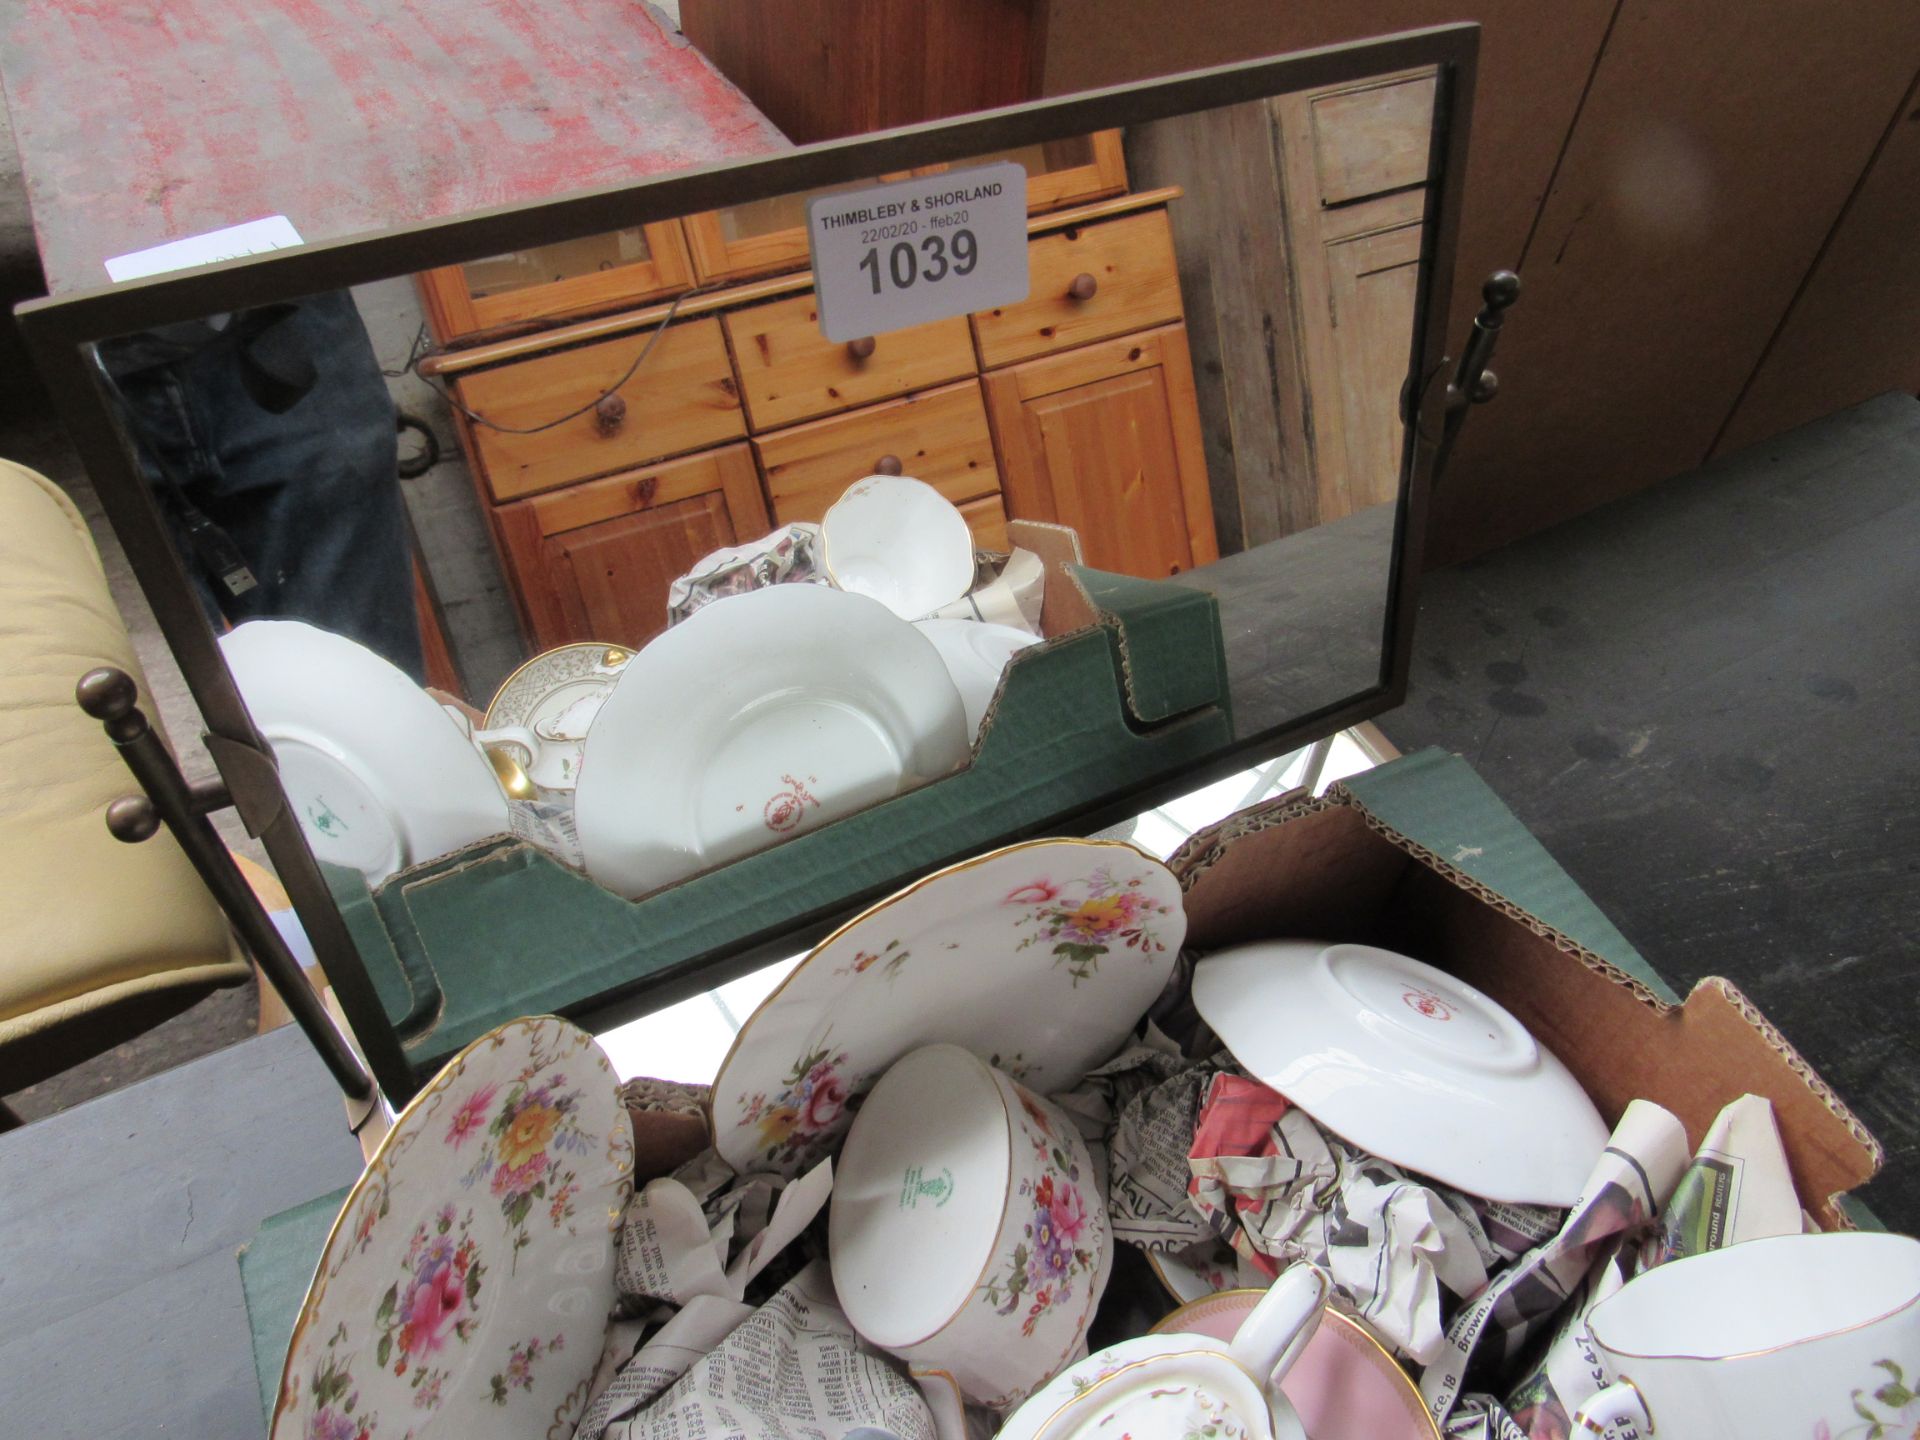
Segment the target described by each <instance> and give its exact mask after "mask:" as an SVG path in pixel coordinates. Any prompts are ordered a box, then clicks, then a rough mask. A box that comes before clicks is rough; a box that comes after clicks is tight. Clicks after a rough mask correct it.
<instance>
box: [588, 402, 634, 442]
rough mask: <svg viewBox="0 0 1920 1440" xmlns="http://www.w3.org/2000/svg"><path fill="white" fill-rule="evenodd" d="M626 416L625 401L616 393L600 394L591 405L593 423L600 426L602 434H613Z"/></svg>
mask: <svg viewBox="0 0 1920 1440" xmlns="http://www.w3.org/2000/svg"><path fill="white" fill-rule="evenodd" d="M626 418H627V402H626V401H625V400H623V399H621V398H620V397H619V396H618V395H602V396H601V397H600V402H599V403H598V404H597V405H595V406H594V407H593V423H594V424H595V425H597V426H599V427H600V433H601V434H602V435H611V434H613V433H614V432H615V431H616V430H618V429H619V428H620V422H621V421H623V420H625V419H626Z"/></svg>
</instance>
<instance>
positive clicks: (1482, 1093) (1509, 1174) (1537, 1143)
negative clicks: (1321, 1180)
mask: <svg viewBox="0 0 1920 1440" xmlns="http://www.w3.org/2000/svg"><path fill="white" fill-rule="evenodd" d="M1193 1003H1194V1008H1195V1009H1197V1010H1198V1011H1199V1012H1200V1018H1201V1019H1203V1020H1205V1021H1206V1022H1207V1024H1208V1025H1210V1026H1212V1027H1213V1031H1214V1033H1215V1034H1216V1035H1218V1036H1219V1037H1220V1039H1221V1042H1222V1043H1223V1044H1225V1045H1226V1047H1227V1048H1228V1049H1229V1050H1231V1051H1232V1052H1233V1057H1234V1059H1236V1060H1238V1061H1239V1062H1240V1063H1241V1064H1242V1065H1244V1066H1246V1068H1247V1069H1248V1070H1249V1071H1250V1072H1251V1073H1252V1074H1253V1075H1255V1076H1257V1077H1258V1078H1259V1079H1260V1080H1262V1081H1263V1082H1265V1083H1266V1084H1267V1085H1270V1086H1272V1087H1273V1089H1275V1090H1277V1091H1279V1092H1280V1093H1281V1094H1282V1095H1284V1096H1286V1097H1287V1098H1288V1099H1289V1100H1291V1101H1293V1102H1294V1104H1296V1105H1298V1106H1299V1107H1300V1108H1301V1109H1303V1110H1305V1111H1306V1112H1307V1113H1308V1114H1309V1115H1311V1116H1312V1117H1313V1118H1314V1119H1315V1120H1317V1121H1318V1122H1320V1124H1322V1125H1323V1126H1325V1127H1326V1128H1327V1129H1329V1130H1331V1131H1333V1133H1334V1134H1336V1135H1339V1136H1340V1137H1342V1138H1343V1139H1345V1140H1347V1141H1348V1142H1349V1143H1351V1144H1354V1145H1357V1146H1359V1147H1360V1148H1361V1149H1362V1150H1366V1151H1369V1152H1371V1153H1372V1154H1375V1155H1378V1156H1379V1157H1380V1158H1381V1159H1383V1160H1390V1161H1392V1162H1393V1163H1394V1164H1396V1165H1399V1166H1402V1167H1404V1168H1406V1169H1408V1170H1413V1171H1416V1172H1418V1173H1419V1174H1422V1175H1427V1176H1431V1177H1432V1178H1433V1179H1435V1180H1438V1181H1440V1182H1441V1183H1442V1184H1444V1185H1451V1186H1453V1187H1454V1188H1455V1189H1458V1190H1464V1191H1465V1192H1466V1193H1467V1194H1469V1195H1478V1196H1481V1197H1483V1198H1485V1199H1488V1200H1501V1201H1506V1202H1509V1203H1512V1204H1521V1205H1558V1206H1566V1205H1571V1204H1573V1202H1574V1201H1575V1200H1577V1199H1579V1197H1580V1188H1581V1186H1583V1185H1584V1184H1586V1181H1587V1177H1588V1176H1589V1175H1590V1174H1591V1173H1592V1171H1593V1166H1594V1162H1595V1161H1596V1160H1598V1159H1599V1158H1600V1152H1601V1151H1602V1150H1603V1149H1604V1148H1605V1147H1606V1143H1607V1137H1608V1133H1609V1132H1608V1129H1607V1124H1606V1122H1605V1121H1604V1120H1602V1119H1601V1118H1600V1112H1599V1111H1598V1110H1596V1109H1595V1108H1594V1105H1593V1102H1592V1101H1591V1100H1589V1099H1588V1098H1587V1094H1586V1092H1585V1091H1584V1090H1582V1089H1581V1088H1580V1082H1579V1081H1577V1080H1575V1079H1574V1078H1573V1075H1572V1073H1571V1072H1570V1071H1568V1069H1567V1067H1566V1066H1565V1065H1563V1064H1561V1063H1560V1061H1559V1060H1558V1059H1556V1058H1555V1057H1554V1056H1553V1055H1551V1054H1549V1053H1548V1052H1547V1051H1546V1050H1545V1049H1544V1048H1543V1047H1541V1046H1540V1045H1539V1044H1538V1043H1537V1042H1536V1041H1535V1040H1534V1038H1533V1037H1532V1036H1531V1035H1529V1034H1528V1033H1527V1031H1526V1029H1525V1027H1523V1026H1522V1025H1521V1024H1520V1022H1519V1021H1518V1020H1516V1019H1514V1018H1513V1016H1512V1015H1510V1014H1508V1013H1507V1011H1506V1010H1505V1009H1503V1008H1502V1007H1501V1006H1500V1005H1499V1004H1497V1003H1496V1002H1495V1001H1493V1000H1492V999H1490V998H1489V997H1488V996H1486V995H1483V994H1481V993H1480V992H1479V991H1478V990H1476V989H1474V988H1473V987H1472V986H1471V985H1468V984H1466V983H1464V982H1463V981H1460V980H1456V979H1455V978H1454V977H1453V976H1451V975H1449V974H1447V973H1446V972H1445V971H1443V970H1437V969H1435V968H1434V967H1433V966H1431V965H1426V964H1423V963H1421V962H1420V961H1418V960H1412V959H1409V958H1408V957H1406V956H1404V955H1396V954H1395V953H1393V952H1392V951H1390V950H1378V949H1375V948H1374V947H1372V946H1370V945H1327V944H1323V943H1322V942H1320V941H1314V940H1274V941H1265V942H1261V943H1258V944H1253V945H1241V946H1237V947H1235V948H1234V949H1231V950H1223V951H1220V952H1219V953H1217V954H1214V955H1210V956H1208V957H1207V958H1206V959H1205V960H1202V961H1201V962H1200V963H1199V964H1198V965H1197V966H1196V967H1195V968H1194V975H1193Z"/></svg>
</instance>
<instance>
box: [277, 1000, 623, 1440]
mask: <svg viewBox="0 0 1920 1440" xmlns="http://www.w3.org/2000/svg"><path fill="white" fill-rule="evenodd" d="M632 1173H633V1131H632V1125H631V1122H630V1121H629V1120H628V1119H627V1115H626V1111H625V1110H624V1109H623V1108H622V1106H621V1104H620V1098H619V1080H618V1079H617V1077H616V1076H615V1075H614V1073H613V1071H612V1069H611V1067H610V1066H609V1065H608V1064H607V1060H606V1057H605V1056H604V1055H603V1054H602V1053H601V1052H600V1048H599V1046H598V1045H596V1044H595V1043H594V1040H593V1037H592V1036H591V1035H588V1034H587V1033H586V1032H585V1031H582V1030H579V1029H576V1028H575V1027H574V1026H572V1025H570V1024H568V1023H567V1022H566V1021H564V1020H559V1019H556V1018H554V1017H552V1016H546V1017H540V1018H535V1019H525V1020H515V1021H513V1022H511V1023H509V1024H507V1025H503V1026H501V1027H500V1028H499V1029H497V1030H494V1031H492V1032H490V1033H489V1034H487V1035H483V1036H482V1037H481V1038H480V1039H478V1040H476V1041H474V1043H473V1044H472V1045H470V1046H468V1047H467V1048H466V1049H465V1050H463V1051H462V1052H461V1053H460V1054H459V1055H457V1056H456V1057H455V1058H454V1059H453V1060H451V1061H449V1062H448V1064H447V1065H446V1067H445V1068H444V1069H443V1070H441V1072H440V1074H439V1075H438V1076H436V1077H435V1079H434V1080H433V1082H432V1083H431V1084H430V1085H428V1087H427V1088H426V1089H425V1090H423V1091H421V1092H420V1094H419V1095H417V1096H416V1097H415V1098H414V1099H413V1101H412V1102H411V1103H410V1104H409V1105H408V1106H407V1108H406V1109H405V1110H403V1111H402V1112H401V1114H400V1116H399V1117H398V1119H396V1120H395V1121H394V1125H393V1128H392V1129H391V1130H389V1131H388V1132H387V1135H386V1137H385V1139H383V1140H382V1141H381V1144H380V1148H379V1150H378V1151H376V1152H375V1154H374V1157H373V1159H372V1160H370V1161H369V1162H368V1164H367V1168H366V1171H365V1172H364V1173H363V1174H362V1175H361V1177H360V1180H359V1182H358V1183H357V1184H356V1185H355V1186H354V1188H353V1191H352V1193H351V1194H349V1195H348V1197H347V1202H346V1205H345V1206H344V1207H343V1208H342V1209H341V1212H340V1217H339V1219H338V1220H336V1221H335V1222H334V1227H333V1233H332V1234H331V1235H329V1236H328V1238H327V1244H326V1248H325V1250H324V1251H323V1252H322V1253H321V1256H320V1263H319V1267H318V1269H317V1270H316V1272H315V1275H314V1279H313V1283H312V1285H311V1287H310V1288H309V1289H308V1291H307V1298H306V1302H305V1304H304V1305H303V1306H302V1307H301V1311H300V1318H299V1320H298V1321H297V1322H296V1324H295V1325H294V1330H293V1340H292V1342H291V1344H290V1345H289V1346H288V1350H287V1359H286V1364H285V1368H284V1369H283V1370H282V1372H281V1377H280V1391H279V1396H278V1399H277V1401H276V1403H275V1406H274V1415H273V1425H272V1433H271V1437H270V1440H389V1437H391V1440H401V1437H403V1436H407V1435H413V1436H420V1435H425V1434H427V1433H429V1432H432V1433H438V1434H443V1435H458V1436H461V1437H464V1440H525V1437H527V1436H538V1435H546V1434H549V1433H554V1431H555V1430H556V1429H559V1430H562V1431H564V1433H569V1434H570V1433H571V1430H572V1422H573V1421H574V1420H577V1419H578V1417H579V1414H580V1410H581V1408H582V1406H583V1405H584V1402H585V1399H586V1387H587V1384H588V1382H589V1380H590V1379H591V1377H592V1373H593V1369H594V1365H595V1363H596V1362H597V1361H598V1359H599V1355H600V1347H601V1342H602V1338H603V1336H604V1334H605V1330H606V1324H607V1317H608V1314H609V1312H610V1310H611V1307H612V1304H613V1298H614V1284H613V1271H614V1247H615V1234H616V1231H617V1229H618V1226H619V1221H620V1215H621V1211H622V1209H623V1208H624V1206H625V1204H626V1200H627V1196H628V1194H629V1192H630V1190H631V1188H632Z"/></svg>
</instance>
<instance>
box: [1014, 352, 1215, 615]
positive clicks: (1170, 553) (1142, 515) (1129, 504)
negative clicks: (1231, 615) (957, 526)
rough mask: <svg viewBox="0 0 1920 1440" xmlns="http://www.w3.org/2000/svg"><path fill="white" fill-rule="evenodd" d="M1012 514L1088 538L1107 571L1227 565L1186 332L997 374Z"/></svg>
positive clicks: (1094, 560)
mask: <svg viewBox="0 0 1920 1440" xmlns="http://www.w3.org/2000/svg"><path fill="white" fill-rule="evenodd" d="M986 387H987V405H988V410H989V413H990V414H991V415H992V417H993V425H994V433H995V435H996V437H997V438H998V440H999V442H1000V456H1001V462H1002V473H1001V490H1002V496H1003V498H1004V500H1005V502H1006V509H1007V514H1008V515H1010V516H1012V517H1013V518H1015V519H1018V520H1052V521H1056V522H1058V523H1059V524H1062V525H1071V526H1072V527H1073V528H1074V529H1075V530H1077V531H1079V532H1080V540H1081V543H1082V545H1083V547H1084V550H1085V553H1086V557H1087V563H1088V564H1089V565H1091V566H1093V567H1095V568H1096V569H1100V570H1113V571H1117V572H1119V573H1121V574H1124V575H1140V576H1145V577H1148V578H1151V579H1159V578H1161V577H1164V576H1167V575H1173V574H1177V573H1179V572H1180V571H1182V570H1190V569H1192V568H1193V567H1194V566H1195V565H1206V564H1210V563H1211V562H1213V561H1214V560H1217V559H1219V558H1220V556H1219V548H1218V546H1217V544H1216V543H1215V540H1214V529H1213V509H1212V505H1211V502H1210V500H1209V498H1208V494H1207V472H1206V461H1205V459H1204V457H1203V455H1202V452H1201V443H1200V423H1199V415H1198V412H1197V411H1196V409H1195V407H1194V397H1193V370H1192V366H1191V363H1190V361H1189V360H1188V357H1187V342H1186V328H1185V327H1184V326H1181V325H1169V326H1166V327H1164V328H1162V329H1159V330H1150V331H1146V332H1144V333H1142V334H1138V335H1128V336H1123V337H1122V338H1121V339H1119V340H1112V341H1107V342H1105V343H1104V344H1100V345H1090V346H1087V347H1085V348H1084V349H1080V350H1074V351H1070V352H1069V353H1067V354H1065V355H1057V356H1054V357H1052V358H1050V359H1046V360H1035V361H1032V362H1030V363H1028V364H1025V365H1016V366H1014V367H1013V368H1012V369H1009V370H1000V371H996V372H994V373H993V374H990V375H988V376H987V377H986Z"/></svg>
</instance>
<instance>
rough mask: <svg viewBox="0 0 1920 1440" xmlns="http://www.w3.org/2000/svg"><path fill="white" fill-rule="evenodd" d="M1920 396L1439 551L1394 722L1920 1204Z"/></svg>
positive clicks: (1868, 1197)
mask: <svg viewBox="0 0 1920 1440" xmlns="http://www.w3.org/2000/svg"><path fill="white" fill-rule="evenodd" d="M1916 562H1920V402H1917V401H1915V400H1914V399H1913V397H1911V396H1907V395H1887V396H1882V397H1881V398H1880V399H1877V400H1872V401H1869V402H1867V403H1866V404H1864V405H1859V406H1856V407H1854V408H1853V409H1851V410H1844V411H1841V412H1840V413H1839V414H1837V415H1832V416H1829V417H1827V418H1826V419H1824V420H1819V421H1816V422H1814V423H1813V424H1811V425H1807V426H1804V427H1802V428H1801V429H1799V430H1795V431H1792V432H1790V433H1788V434H1785V435H1780V436H1776V437H1775V438H1773V439H1771V440H1768V441H1765V442H1763V443H1761V444H1759V445H1755V446H1752V447H1750V448H1749V449H1747V450H1744V451H1741V452H1740V453H1739V454H1736V455H1732V456H1729V457H1727V458H1726V459H1724V460H1719V461H1715V462H1714V463H1713V464H1711V465H1708V466H1706V467H1705V468H1704V469H1702V470H1699V471H1697V472H1695V473H1694V474H1692V475H1687V476H1682V477H1681V478H1679V479H1676V480H1670V481H1668V482H1666V483H1665V484H1663V485H1659V486H1656V487H1654V488H1653V489H1652V490H1649V491H1646V492H1644V493H1643V494H1640V495H1637V496H1633V497H1631V498H1629V499H1626V500H1622V501H1619V502H1617V503H1615V504H1613V505H1609V506H1606V507H1604V508H1602V509H1600V510H1597V511H1594V512H1593V513H1591V514H1589V515H1586V516H1583V517H1581V518H1580V519H1578V520H1573V521H1569V522H1568V523H1567V524H1565V525H1561V526H1559V527H1557V528H1555V529H1553V530H1550V531H1547V532H1545V533H1544V534H1541V535H1537V536H1534V537H1533V538H1531V539H1529V540H1525V541H1522V542H1520V543H1518V544H1516V545H1512V546H1509V547H1508V548H1507V549H1505V550H1501V551H1498V552H1496V553H1494V554H1492V555H1490V556H1487V557H1485V558H1484V559H1482V560H1478V561H1475V562H1473V563H1472V564H1468V565H1463V566H1459V567H1457V568H1455V569H1452V570H1445V571H1441V572H1438V573H1436V574H1434V575H1430V576H1428V577H1427V579H1426V582H1425V588H1424V590H1423V592H1422V597H1421V599H1422V604H1421V616H1420V622H1419V626H1418V629H1417V631H1416V635H1415V640H1414V661H1413V675H1412V684H1411V689H1410V693H1409V695H1408V698H1407V703H1406V705H1404V706H1403V707H1402V708H1401V709H1399V710H1397V711H1395V712H1393V713H1391V714H1389V715H1385V716H1382V717H1381V719H1380V722H1379V723H1380V728H1381V729H1382V730H1383V731H1385V732H1386V734H1387V735H1388V736H1389V737H1390V738H1391V739H1392V740H1393V741H1394V743H1395V744H1396V745H1399V746H1401V747H1402V748H1405V749H1411V748H1414V747H1416V746H1423V745H1442V746H1445V747H1447V748H1448V749H1451V750H1455V751H1458V752H1459V753H1461V754H1462V755H1464V756H1465V757H1466V758H1467V759H1468V760H1469V761H1471V762H1472V764H1473V766H1474V768H1475V769H1476V770H1478V771H1479V772H1480V774H1481V776H1482V777H1484V778H1485V780H1486V781H1487V783H1488V784H1489V785H1491V786H1492V787H1493V789H1494V790H1495V792H1496V793H1498V794H1499V796H1500V797H1501V799H1503V800H1504V801H1506V803H1507V805H1508V806H1509V807H1510V808H1511V809H1512V810H1513V812H1514V813H1515V814H1516V815H1518V816H1519V817H1520V818H1521V820H1523V821H1524V822H1526V824H1527V826H1528V828H1529V829H1531V830H1532V831H1533V832H1534V833H1535V834H1536V835H1537V836H1539V838H1540V839H1541V841H1542V842H1543V843H1544V844H1545V845H1546V847H1547V849H1548V850H1549V851H1551V852H1552V853H1553V855H1554V857H1555V858H1556V859H1557V860H1559V861H1560V863H1561V864H1562V865H1563V866H1564V867H1565V868H1566V869H1567V871H1568V872H1569V873H1570V874H1571V875H1572V876H1573V878H1574V880H1575V881H1577V882H1578V883H1579V885H1580V887H1581V888H1582V889H1584V890H1585V891H1586V892H1587V894H1588V895H1590V896H1591V897H1592V898H1593V899H1594V901H1595V902H1596V903H1597V904H1598V905H1599V906H1600V908H1601V910H1602V911H1604V912H1605V913H1606V914H1607V915H1608V916H1609V917H1610V918H1611V919H1613V920H1614V921H1615V922H1616V923H1617V924H1618V925H1619V927H1620V928H1621V930H1622V931H1624V932H1625V933H1626V936H1627V938H1628V939H1629V940H1631V941H1632V942H1633V943H1634V945H1635V946H1637V947H1638V948H1639V950H1640V952H1641V953H1642V954H1644V955H1645V956H1646V958H1647V959H1648V960H1649V961H1651V962H1652V963H1653V965H1654V966H1655V968H1657V969H1658V970H1659V971H1660V972H1661V973H1662V974H1664V975H1666V976H1667V977H1668V978H1669V979H1670V980H1672V981H1673V982H1674V985H1675V987H1676V988H1677V989H1679V990H1681V991H1682V992H1685V991H1686V990H1687V989H1689V988H1690V987H1691V986H1692V985H1693V984H1694V983H1695V982H1696V981H1698V980H1699V979H1700V978H1701V977H1703V976H1706V975H1723V976H1726V977H1727V978H1729V979H1731V980H1732V981H1733V982H1734V983H1735V984H1736V985H1738V986H1739V987H1740V988H1741V989H1742V990H1743V991H1744V992H1745V993H1746V994H1747V995H1748V997H1749V998H1751V999H1752V1000H1753V1002H1754V1003H1755V1004H1757V1005H1758V1006H1759V1007H1760V1008H1761V1009H1762V1010H1763V1011H1765V1012H1766V1014H1767V1016H1768V1017H1769V1018H1770V1019H1771V1020H1773V1022H1774V1023H1775V1024H1776V1025H1778V1026H1779V1027H1780V1029H1781V1030H1782V1031H1783V1032H1785V1034H1786V1037H1787V1039H1788V1040H1789V1041H1791V1042H1792V1043H1793V1044H1794V1045H1795V1046H1796V1047H1797V1048H1798V1049H1799V1050H1800V1052H1801V1054H1802V1055H1803V1056H1805V1058H1806V1059H1807V1060H1808V1061H1810V1062H1811V1063H1812V1064H1813V1066H1814V1067H1815V1068H1816V1069H1817V1070H1818V1071H1819V1072H1820V1073H1821V1074H1822V1075H1823V1076H1825V1078H1826V1079H1827V1080H1828V1081H1829V1082H1830V1083H1831V1084H1832V1085H1833V1087H1834V1089H1835V1090H1837V1091H1838V1092H1839V1094H1840V1096H1841V1098H1842V1099H1843V1100H1845V1101H1846V1102H1847V1103H1848V1104H1849V1105H1850V1106H1852V1107H1853V1108H1854V1109H1855V1111H1856V1112H1857V1113H1858V1114H1859V1116H1860V1118H1861V1119H1862V1120H1864V1121H1865V1122H1866V1124H1867V1126H1868V1128H1870V1129H1871V1130H1872V1131H1873V1132H1874V1133H1875V1134H1876V1135H1877V1136H1878V1137H1879V1139H1880V1141H1881V1142H1882V1144H1884V1145H1885V1146H1886V1149H1887V1168H1886V1170H1885V1171H1884V1172H1883V1173H1882V1175H1881V1177H1880V1178H1879V1179H1878V1180H1876V1181H1875V1182H1874V1183H1872V1184H1870V1185H1869V1186H1867V1187H1866V1189H1865V1191H1864V1192H1863V1193H1862V1195H1861V1198H1862V1199H1864V1200H1865V1201H1866V1202H1867V1204H1868V1205H1870V1206H1871V1207H1872V1208H1873V1209H1874V1210H1875V1211H1876V1212H1877V1213H1878V1214H1879V1216H1880V1218H1881V1219H1882V1220H1883V1221H1885V1222H1886V1224H1887V1225H1888V1226H1889V1227H1891V1228H1893V1229H1895V1230H1902V1231H1909V1232H1911V1231H1914V1230H1916V1229H1920V1041H1917V1040H1916V1036H1915V1031H1914V1013H1915V1010H1914V978H1915V977H1914V970H1915V956H1916V954H1920V904H1916V899H1915V895H1916V887H1915V877H1916V875H1920V563H1916Z"/></svg>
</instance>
